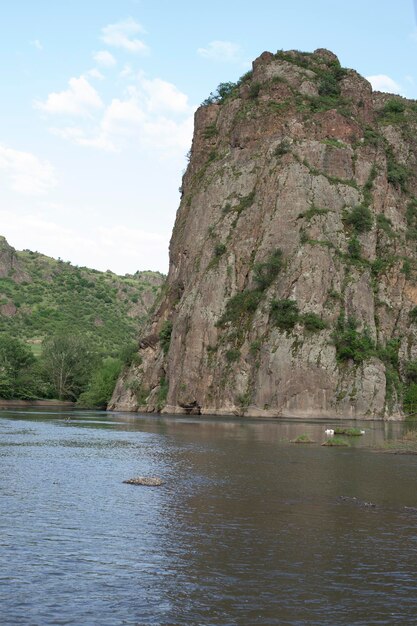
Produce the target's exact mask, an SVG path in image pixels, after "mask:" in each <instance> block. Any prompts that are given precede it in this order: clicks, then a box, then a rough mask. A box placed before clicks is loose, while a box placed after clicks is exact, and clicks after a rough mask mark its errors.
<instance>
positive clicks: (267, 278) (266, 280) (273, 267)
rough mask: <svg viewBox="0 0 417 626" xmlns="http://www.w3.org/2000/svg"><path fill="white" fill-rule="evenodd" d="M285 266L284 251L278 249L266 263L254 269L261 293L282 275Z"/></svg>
mask: <svg viewBox="0 0 417 626" xmlns="http://www.w3.org/2000/svg"><path fill="white" fill-rule="evenodd" d="M282 266H283V258H282V250H281V249H280V248H277V249H276V250H274V251H273V252H272V254H271V255H270V256H269V258H268V259H267V260H266V261H265V262H264V263H257V264H256V265H255V267H254V278H255V282H256V284H257V286H258V288H259V289H260V290H261V291H264V290H265V289H267V288H268V287H269V286H270V285H271V284H272V282H273V281H274V280H275V278H276V277H277V276H278V274H279V273H280V271H281V269H282Z"/></svg>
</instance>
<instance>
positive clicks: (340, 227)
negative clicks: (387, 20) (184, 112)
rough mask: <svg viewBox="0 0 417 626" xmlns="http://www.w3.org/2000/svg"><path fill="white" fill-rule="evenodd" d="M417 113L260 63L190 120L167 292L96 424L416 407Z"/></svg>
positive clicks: (307, 66)
mask: <svg viewBox="0 0 417 626" xmlns="http://www.w3.org/2000/svg"><path fill="white" fill-rule="evenodd" d="M416 166H417V103H416V102H415V101H408V100H406V99H404V98H401V97H399V96H393V95H391V94H383V93H379V92H375V93H374V92H372V88H371V85H370V84H369V82H368V81H367V80H366V79H364V78H363V77H361V76H360V75H359V74H358V73H357V72H355V71H354V70H350V69H345V68H342V67H341V66H340V63H339V61H338V59H337V57H336V56H335V55H334V54H333V53H331V52H329V51H327V50H322V49H320V50H316V51H315V52H314V53H301V52H298V51H289V52H278V53H276V54H272V53H269V52H265V53H263V54H262V55H261V56H260V57H259V58H258V59H256V60H255V61H254V63H253V70H252V71H251V72H248V73H247V74H246V75H245V76H243V77H242V79H241V80H240V81H239V82H238V83H236V84H233V83H226V84H221V85H220V86H219V88H218V90H217V92H216V93H214V94H212V95H211V96H210V97H209V98H208V99H207V100H206V101H205V102H204V103H203V105H202V106H201V107H200V108H199V109H198V110H197V112H196V115H195V129H194V138H193V143H192V149H191V151H190V162H189V165H188V168H187V171H186V173H185V175H184V177H183V183H182V200H181V205H180V207H179V210H178V213H177V218H176V223H175V227H174V231H173V234H172V239H171V245H170V269H169V276H168V282H167V288H166V292H165V295H164V298H163V299H162V301H161V304H160V306H159V309H158V312H157V314H156V315H155V316H154V318H153V320H152V323H151V324H150V325H149V327H148V329H147V335H146V336H144V337H143V340H142V342H141V344H140V350H139V355H140V356H139V359H138V361H139V362H140V363H141V364H140V365H138V364H134V365H133V366H132V367H131V368H130V370H129V371H128V372H125V373H124V374H123V375H122V376H121V378H120V379H119V382H118V385H117V387H116V390H115V392H114V394H113V398H112V401H111V403H110V407H111V408H117V409H126V410H135V409H137V408H138V407H140V408H141V410H148V411H157V410H162V411H166V412H176V413H184V412H193V413H212V414H232V413H237V414H246V415H253V416H273V417H279V416H291V417H309V416H312V417H341V418H343V417H346V418H370V419H377V418H381V419H383V418H401V417H403V416H404V415H405V414H406V413H410V412H414V411H415V410H416V407H417V306H416V305H417V283H416V278H417V273H416V270H417V265H416V239H417V177H416V174H417V167H416Z"/></svg>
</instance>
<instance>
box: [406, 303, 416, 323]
mask: <svg viewBox="0 0 417 626" xmlns="http://www.w3.org/2000/svg"><path fill="white" fill-rule="evenodd" d="M408 317H409V318H410V321H411V323H412V324H415V323H416V322H417V306H415V307H414V308H413V309H411V311H410V312H409V314H408Z"/></svg>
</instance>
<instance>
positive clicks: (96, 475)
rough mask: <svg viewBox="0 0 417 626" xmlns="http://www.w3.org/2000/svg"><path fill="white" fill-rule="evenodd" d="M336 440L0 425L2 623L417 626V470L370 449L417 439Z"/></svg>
mask: <svg viewBox="0 0 417 626" xmlns="http://www.w3.org/2000/svg"><path fill="white" fill-rule="evenodd" d="M68 417H70V419H69V421H67V420H68ZM343 425H344V426H350V425H351V424H350V423H348V422H346V423H344V424H343ZM354 425H355V426H356V425H357V423H355V424H354ZM327 426H329V427H331V426H332V424H331V422H329V421H326V422H323V421H320V420H311V421H308V422H299V421H296V422H295V421H294V422H291V421H273V420H253V419H239V418H229V419H224V418H214V417H208V416H207V417H202V418H199V417H198V418H196V417H191V416H190V417H169V416H152V415H132V414H123V413H111V414H107V413H105V412H99V411H94V412H85V411H71V412H68V411H49V412H45V411H41V410H36V411H2V412H1V413H0V442H1V445H0V530H1V535H0V537H1V539H0V542H1V551H2V557H1V561H0V603H1V606H2V624H5V625H7V624H17V623H18V624H58V623H59V624H102V625H104V626H105V625H107V624H108V625H112V624H144V625H145V624H158V625H159V624H161V625H162V624H164V625H165V624H166V625H173V624H187V625H188V624H196V625H197V624H205V625H206V624H213V625H226V624H228V625H229V624H242V625H243V624H245V625H246V624H254V625H256V624H265V625H266V624H268V625H269V624H329V625H330V624H395V623H398V624H405V623H413V620H414V619H415V617H414V616H415V614H416V612H417V583H416V576H415V574H416V565H415V563H416V562H417V561H416V557H417V532H416V531H417V490H416V476H417V457H412V456H410V457H408V456H407V457H405V456H402V457H397V456H393V455H380V454H375V453H374V452H373V451H372V450H369V449H368V447H369V446H375V445H382V444H383V443H384V441H391V440H395V439H396V438H397V437H399V436H401V434H402V432H403V431H404V429H408V428H409V427H408V425H404V424H399V423H382V422H366V423H364V425H363V426H362V427H364V428H365V430H366V433H365V435H364V436H363V437H359V438H355V440H354V441H352V442H351V443H352V445H351V447H350V448H343V449H342V448H341V449H334V448H324V447H321V446H320V445H319V444H320V443H322V442H323V441H324V440H325V438H326V436H325V434H324V429H325V427H327ZM303 433H307V434H308V435H309V436H310V437H311V438H312V439H314V440H315V441H317V444H316V445H314V444H313V445H309V446H299V445H295V444H291V443H289V441H290V440H291V439H295V438H296V437H297V436H299V435H300V434H303ZM136 475H148V476H161V477H162V478H163V479H164V480H165V485H164V486H163V487H160V488H149V487H132V486H130V485H125V484H123V480H124V479H126V478H130V477H132V476H136Z"/></svg>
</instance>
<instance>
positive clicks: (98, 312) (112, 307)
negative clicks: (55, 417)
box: [0, 237, 164, 399]
mask: <svg viewBox="0 0 417 626" xmlns="http://www.w3.org/2000/svg"><path fill="white" fill-rule="evenodd" d="M163 281H164V276H163V275H162V274H160V273H159V272H151V271H143V272H136V273H135V274H134V275H125V276H118V275H116V274H114V273H112V272H110V271H107V272H99V271H97V270H93V269H88V268H86V267H74V266H73V265H71V264H70V263H69V262H64V261H62V260H56V259H53V258H50V257H47V256H45V255H43V254H40V253H38V252H32V251H30V250H24V251H23V252H18V251H16V250H14V248H12V247H11V246H10V245H9V244H8V243H7V241H6V239H5V238H4V237H0V377H2V380H3V385H2V383H1V380H0V397H39V396H45V395H46V396H50V395H59V396H60V397H63V398H69V399H76V397H78V395H79V394H80V393H81V392H82V391H83V390H84V389H85V388H86V380H87V379H88V377H89V376H91V373H92V370H93V369H94V367H97V364H98V363H101V361H102V359H105V358H109V357H110V358H116V359H120V358H121V357H122V360H123V359H125V360H126V358H127V359H128V357H127V356H126V354H127V353H129V351H130V350H131V346H132V345H133V346H134V345H135V341H136V340H137V337H138V334H139V332H140V329H141V327H142V325H143V323H144V322H145V320H146V319H147V316H148V314H149V312H150V311H151V309H152V307H153V305H154V302H155V299H156V297H157V295H158V293H159V290H160V287H161V285H162V283H163ZM57 338H59V341H60V342H61V343H60V344H59V345H60V346H61V349H62V347H63V343H62V341H63V340H64V339H65V340H68V341H69V342H70V343H71V342H72V344H71V345H72V348H71V350H73V351H74V349H75V344H77V348H76V349H75V352H77V353H78V357H77V358H78V360H79V359H80V357H81V356H82V359H81V360H83V361H84V365H83V366H82V368H81V369H83V370H85V371H84V374H83V376H82V377H81V378H82V381H81V382H79V383H78V384H77V385H75V387H76V389H75V388H74V389H72V390H71V391H70V389H69V388H68V389H67V390H65V389H64V388H62V389H61V390H57V389H56V388H54V385H52V388H51V385H49V383H50V382H51V377H52V378H53V374H52V372H49V375H47V374H45V371H43V372H42V376H41V378H43V382H42V384H34V382H33V381H34V378H36V376H34V375H33V372H31V374H30V375H29V374H28V375H23V373H22V368H23V369H25V368H27V367H28V366H29V365H30V367H31V368H33V367H34V366H35V365H36V367H37V369H39V365H40V362H41V361H42V358H41V357H42V352H43V351H44V350H45V349H47V350H50V349H51V345H52V344H53V343H54V341H55V342H56V340H57ZM68 346H69V343H68V342H67V349H68ZM28 349H29V350H30V351H29V352H28ZM30 353H32V354H30ZM12 354H13V355H14V357H13V356H12ZM24 355H26V356H24ZM32 355H33V356H35V357H38V358H39V359H40V361H39V362H38V363H36V362H35V361H33V358H31V357H32ZM123 355H124V356H123ZM44 356H45V355H44ZM50 357H51V354H49V362H50V361H51V358H50ZM73 357H74V355H73ZM16 358H17V361H18V363H17V362H16V363H14V366H13V367H11V365H10V364H11V362H13V361H14V359H15V360H16ZM77 358H76V360H77ZM44 365H45V363H44ZM78 366H80V364H79V363H78ZM78 366H77V367H78ZM8 367H9V374H7V372H6V370H7V368H8ZM16 367H17V370H16ZM43 369H45V368H43ZM12 371H13V375H12V374H10V372H12ZM18 372H20V373H21V374H22V376H23V378H22V376H20V374H19V375H18ZM38 373H39V372H38ZM11 378H14V383H13V384H11ZM20 379H22V381H23V379H24V380H25V381H26V383H25V384H24V385H23V382H22V381H21V382H22V384H21V385H19V384H17V383H16V381H18V380H20ZM29 381H31V383H30V385H28V383H29ZM38 382H39V381H38ZM16 385H17V386H16ZM22 385H23V386H22ZM70 387H71V385H70Z"/></svg>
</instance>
